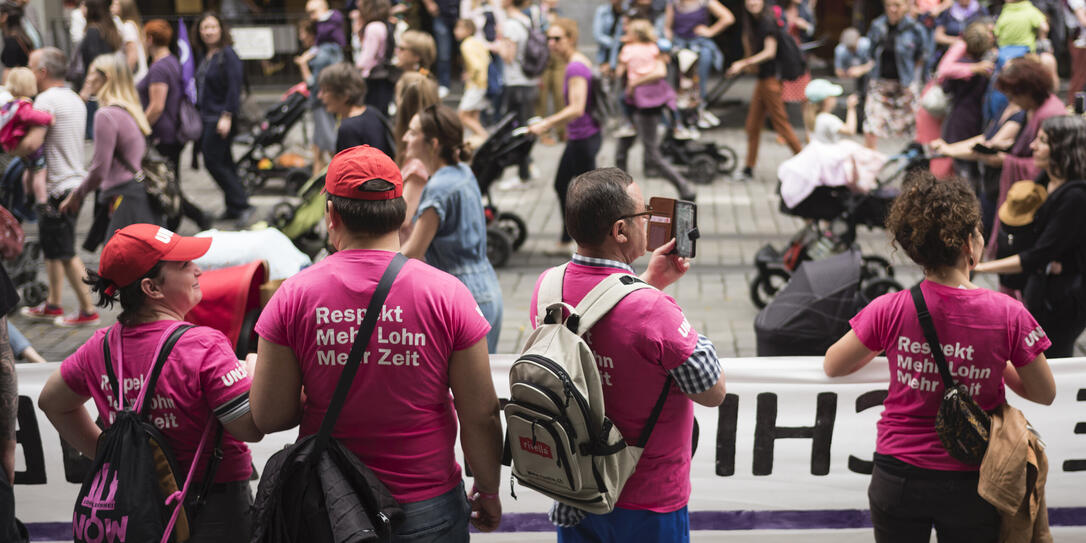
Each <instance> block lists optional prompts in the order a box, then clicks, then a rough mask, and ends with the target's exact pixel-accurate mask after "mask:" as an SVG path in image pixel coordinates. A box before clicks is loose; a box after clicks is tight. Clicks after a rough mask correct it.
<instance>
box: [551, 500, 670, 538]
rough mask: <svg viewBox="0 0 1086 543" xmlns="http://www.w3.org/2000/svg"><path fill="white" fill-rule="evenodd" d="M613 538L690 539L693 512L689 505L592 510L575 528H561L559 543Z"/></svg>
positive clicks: (559, 530) (559, 529)
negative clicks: (659, 509)
mask: <svg viewBox="0 0 1086 543" xmlns="http://www.w3.org/2000/svg"><path fill="white" fill-rule="evenodd" d="M610 541H667V542H677V543H689V542H690V513H689V511H687V508H686V507H683V508H682V509H679V510H678V511H672V512H671V513H656V512H654V511H635V510H633V509H621V508H618V507H616V508H615V510H614V511H611V512H610V513H608V514H606V515H593V514H591V513H589V514H588V515H587V516H585V518H584V520H582V521H581V522H580V524H578V525H576V526H574V527H572V528H562V527H559V528H558V543H582V542H583V543H604V542H610Z"/></svg>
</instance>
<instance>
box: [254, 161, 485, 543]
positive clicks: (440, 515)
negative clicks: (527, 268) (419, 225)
mask: <svg viewBox="0 0 1086 543" xmlns="http://www.w3.org/2000/svg"><path fill="white" fill-rule="evenodd" d="M325 191H326V192H327V193H328V204H327V208H326V210H327V211H326V216H325V224H326V225H327V227H328V240H329V243H330V244H331V245H332V246H333V247H334V248H335V249H336V252H335V253H334V254H332V255H331V256H329V257H328V258H326V259H324V260H323V261H321V262H319V263H317V264H315V265H313V266H310V267H309V268H306V269H305V270H303V271H302V272H301V273H299V274H297V275H295V276H294V277H292V278H290V279H288V280H287V281H286V282H284V283H283V285H282V286H281V287H279V289H278V291H277V292H276V293H275V295H274V296H273V297H272V299H271V300H270V301H269V302H268V305H267V307H265V308H264V311H263V312H262V314H261V316H260V320H259V321H258V322H257V325H256V332H257V334H259V335H260V344H259V347H258V351H257V353H258V354H257V363H256V370H255V375H254V379H253V388H252V393H251V403H252V410H253V417H254V420H255V421H256V424H257V426H258V427H259V428H260V429H261V430H264V431H267V432H275V431H280V430H286V429H289V428H292V427H294V426H296V425H300V426H301V428H300V432H299V434H300V435H301V436H306V435H310V434H315V433H317V431H318V430H319V429H320V424H321V421H322V419H323V417H324V413H325V411H326V410H327V409H328V405H329V403H330V401H331V398H332V395H333V392H334V390H335V387H336V384H337V382H338V379H339V376H340V373H341V372H342V366H343V365H344V364H345V363H346V361H347V358H348V354H349V353H350V350H351V346H352V344H353V343H354V340H355V335H356V334H357V332H358V327H359V325H360V324H361V321H362V319H363V318H364V317H365V313H366V306H367V305H368V304H369V301H370V298H371V297H372V296H373V293H374V290H375V289H376V287H377V282H378V280H379V279H380V278H381V275H382V274H383V273H384V270H385V268H386V267H388V264H389V262H390V261H391V260H392V258H393V256H394V255H395V254H396V253H397V252H398V251H399V250H400V241H399V227H400V225H402V224H403V221H404V215H405V213H406V204H405V202H404V199H403V179H402V178H401V177H400V170H399V168H397V167H396V164H395V163H393V162H392V160H391V159H390V158H388V155H386V154H385V153H383V152H381V151H379V150H377V149H375V148H373V147H370V146H368V145H363V146H359V147H352V148H350V149H346V150H344V151H341V152H340V153H339V154H337V155H336V156H335V157H334V158H333V159H332V163H331V164H330V165H329V166H328V173H327V175H326V177H325ZM489 330H490V326H489V324H487V321H486V319H485V318H483V316H482V313H481V312H480V311H479V309H478V307H477V306H476V304H475V300H474V298H473V297H472V295H471V293H470V292H469V291H468V289H467V287H465V286H464V284H463V283H461V282H460V281H459V280H458V279H456V278H455V277H453V276H451V275H449V274H447V273H445V272H442V271H440V270H438V269H436V268H433V267H432V266H429V265H427V264H425V263H424V262H421V261H419V260H415V259H412V260H409V261H408V262H407V263H406V264H404V267H403V269H402V270H401V271H400V273H399V275H398V276H397V277H396V280H395V282H394V283H393V285H392V289H391V291H390V293H389V295H388V298H387V300H386V301H385V304H384V307H383V309H382V311H381V316H380V318H379V319H378V321H377V327H376V330H375V331H374V333H373V336H372V337H371V338H369V344H368V347H367V349H366V351H365V352H364V353H363V357H362V361H361V364H360V367H359V370H358V374H357V376H356V377H355V379H354V383H353V390H352V391H351V393H350V394H349V395H348V397H347V401H346V404H345V406H344V408H343V411H342V414H341V415H340V418H339V421H338V423H337V425H336V431H335V432H334V433H333V435H334V436H335V437H336V439H338V440H339V441H340V442H342V443H343V444H344V445H345V446H346V447H347V448H349V449H350V450H351V451H353V452H354V453H355V454H356V455H357V456H358V458H359V459H360V460H362V462H364V463H365V464H366V465H367V466H368V467H369V468H370V469H372V470H373V471H374V472H375V473H376V474H377V477H378V478H379V479H380V480H381V482H382V483H384V484H385V486H387V487H388V489H389V490H390V491H391V492H392V495H393V496H395V497H396V499H397V500H398V501H399V502H400V503H401V504H402V505H404V509H405V511H406V513H407V518H406V520H405V521H404V523H403V525H402V526H400V527H399V528H398V529H397V534H406V533H423V532H424V533H428V534H430V532H431V531H432V537H431V538H430V539H426V540H427V541H435V542H436V541H465V542H466V541H467V540H468V514H467V512H468V510H469V507H470V509H471V510H472V511H473V512H472V514H471V523H472V524H474V525H475V526H476V528H478V529H480V530H483V531H491V530H493V529H495V528H497V527H498V523H499V521H500V520H501V502H500V501H499V499H498V481H499V475H500V462H501V445H502V438H501V425H500V420H499V415H498V410H499V407H498V400H497V396H496V395H495V393H494V387H493V383H492V381H491V376H490V363H489V358H488V356H487V343H486V334H487V332H488V331H489ZM302 383H305V398H304V399H303V398H302V397H301V391H302ZM450 389H451V390H452V397H454V398H455V401H454V400H453V399H452V398H450V395H449V390H450ZM344 419H348V420H344ZM458 420H459V423H460V428H461V433H460V442H461V445H462V446H463V450H464V456H465V459H466V460H467V462H468V463H469V464H470V465H471V471H472V472H473V474H474V477H475V481H474V487H473V489H472V492H471V493H470V495H468V496H465V492H464V483H463V482H462V480H461V473H460V466H459V465H457V463H456V458H455V454H454V451H453V447H454V443H455V441H456V430H457V421H458ZM420 541H421V540H420Z"/></svg>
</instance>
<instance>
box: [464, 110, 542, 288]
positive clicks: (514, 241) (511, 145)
mask: <svg viewBox="0 0 1086 543" xmlns="http://www.w3.org/2000/svg"><path fill="white" fill-rule="evenodd" d="M533 145H535V136H534V135H533V134H532V133H530V132H528V127H526V126H517V123H516V114H513V113H510V114H509V115H506V116H505V118H504V119H502V120H501V121H500V122H499V123H498V124H497V126H495V127H494V130H493V131H492V132H491V134H490V137H488V138H487V139H486V141H485V142H483V144H482V145H480V146H479V149H478V150H476V151H475V156H474V158H472V160H471V171H472V172H473V173H474V174H475V179H476V181H478V182H479V191H480V192H482V193H483V196H484V197H485V203H484V205H483V207H484V211H485V213H486V221H487V228H486V257H487V259H488V260H490V265H491V266H494V267H495V268H501V267H502V266H505V264H506V263H507V262H508V261H509V257H510V256H511V255H512V254H513V251H516V250H518V249H520V247H521V246H522V245H524V241H525V240H526V239H528V225H527V224H525V223H524V219H522V218H520V217H519V216H518V215H516V214H515V213H509V212H503V211H498V208H497V207H496V206H495V205H494V199H493V198H491V197H490V185H492V184H493V183H494V181H496V180H497V179H498V178H499V177H500V176H501V174H502V171H503V170H505V168H507V167H509V166H512V165H514V164H519V163H520V161H521V160H522V159H523V158H524V157H525V156H526V155H529V154H531V152H532V146H533Z"/></svg>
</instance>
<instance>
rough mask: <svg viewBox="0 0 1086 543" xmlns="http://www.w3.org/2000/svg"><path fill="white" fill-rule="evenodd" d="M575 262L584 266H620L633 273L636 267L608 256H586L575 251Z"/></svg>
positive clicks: (621, 268) (619, 267)
mask: <svg viewBox="0 0 1086 543" xmlns="http://www.w3.org/2000/svg"><path fill="white" fill-rule="evenodd" d="M573 263H574V264H580V265H582V266H592V267H595V268H618V269H620V270H624V271H625V272H626V273H629V274H633V273H634V269H633V268H632V267H630V265H629V264H627V263H625V262H619V261H617V260H611V259H608V258H594V257H591V256H584V255H582V254H578V253H573Z"/></svg>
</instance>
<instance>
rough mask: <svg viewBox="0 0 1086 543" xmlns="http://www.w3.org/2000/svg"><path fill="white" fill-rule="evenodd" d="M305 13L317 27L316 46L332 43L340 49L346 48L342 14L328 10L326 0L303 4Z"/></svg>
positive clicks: (312, 0) (314, 0) (311, 0)
mask: <svg viewBox="0 0 1086 543" xmlns="http://www.w3.org/2000/svg"><path fill="white" fill-rule="evenodd" d="M305 13H306V15H308V16H309V20H311V21H313V23H314V24H315V25H316V26H317V31H316V41H317V45H323V44H325V43H334V44H336V45H338V46H339V47H340V49H345V48H346V47H347V36H345V35H344V33H343V28H344V24H343V14H342V13H340V12H339V11H338V10H334V9H329V8H328V2H327V0H309V1H308V2H306V3H305Z"/></svg>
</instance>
